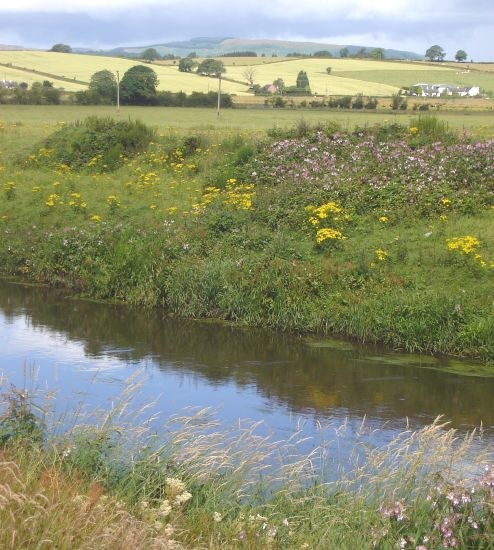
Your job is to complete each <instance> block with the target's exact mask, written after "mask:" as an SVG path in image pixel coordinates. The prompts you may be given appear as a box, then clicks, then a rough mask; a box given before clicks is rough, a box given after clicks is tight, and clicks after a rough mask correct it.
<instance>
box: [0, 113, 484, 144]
mask: <svg viewBox="0 0 494 550" xmlns="http://www.w3.org/2000/svg"><path fill="white" fill-rule="evenodd" d="M90 115H97V116H114V117H116V118H117V119H120V120H126V119H128V118H131V119H139V120H142V121H143V122H145V123H146V124H150V125H152V126H155V127H157V128H158V129H159V131H160V132H165V131H169V130H170V129H173V128H182V129H187V128H202V129H203V130H208V129H209V130H214V129H222V128H223V129H235V128H238V129H247V130H267V129H269V128H273V127H278V128H285V127H289V126H293V125H295V124H297V123H299V122H300V121H301V120H304V121H306V122H308V123H311V124H314V123H317V122H323V123H324V122H328V121H336V122H338V123H340V124H342V126H343V127H345V128H348V129H352V128H354V127H355V126H373V125H375V124H392V123H394V122H397V123H400V124H404V125H408V124H409V123H410V122H411V121H412V120H414V119H416V118H417V117H418V114H417V113H412V112H399V111H398V112H396V113H389V112H387V113H383V112H379V111H378V112H353V111H347V112H338V111H329V110H316V109H271V108H269V109H268V108H259V109H225V110H223V111H221V112H220V116H219V117H218V116H217V113H216V110H215V109H204V108H181V107H132V106H125V107H121V108H120V112H117V110H116V108H115V107H108V106H90V107H86V106H75V105H55V106H37V105H0V122H2V121H3V122H8V123H15V124H19V125H21V126H26V127H29V128H30V132H31V133H32V132H33V131H34V132H35V133H37V134H38V135H44V134H46V133H47V132H49V131H50V129H53V127H54V126H55V125H56V124H58V123H61V122H65V123H67V122H74V121H76V120H82V119H84V118H86V117H88V116H90ZM436 116H437V117H439V118H440V119H441V120H444V121H446V122H447V123H448V125H449V126H451V127H452V128H455V129H458V130H463V129H465V130H467V131H469V132H472V133H474V134H475V135H478V136H481V137H486V138H487V137H491V138H492V137H494V112H492V111H485V112H482V113H470V112H466V113H461V112H459V113H458V112H453V111H439V112H438V113H437V114H436Z"/></svg>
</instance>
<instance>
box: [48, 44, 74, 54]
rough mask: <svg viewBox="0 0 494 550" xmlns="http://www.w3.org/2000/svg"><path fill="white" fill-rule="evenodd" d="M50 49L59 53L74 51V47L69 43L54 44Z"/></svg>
mask: <svg viewBox="0 0 494 550" xmlns="http://www.w3.org/2000/svg"><path fill="white" fill-rule="evenodd" d="M48 51H50V52H58V53H72V48H71V47H70V46H69V45H68V44H54V45H53V46H52V47H51V49H49V50H48Z"/></svg>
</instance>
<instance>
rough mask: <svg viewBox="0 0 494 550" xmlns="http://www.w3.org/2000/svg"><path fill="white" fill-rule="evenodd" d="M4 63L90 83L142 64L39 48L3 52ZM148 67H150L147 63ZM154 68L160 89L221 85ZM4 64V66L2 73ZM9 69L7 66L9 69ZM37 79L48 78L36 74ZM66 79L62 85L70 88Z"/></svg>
mask: <svg viewBox="0 0 494 550" xmlns="http://www.w3.org/2000/svg"><path fill="white" fill-rule="evenodd" d="M0 63H12V65H13V66H14V67H23V68H27V69H31V70H33V71H42V72H46V73H50V74H53V75H60V76H63V77H67V78H73V79H75V80H82V81H85V82H89V80H90V78H91V76H92V75H93V74H94V73H95V72H97V71H101V70H103V69H108V70H110V71H113V72H116V71H119V72H120V77H122V76H123V74H124V73H125V71H127V70H128V69H130V67H133V66H134V65H141V64H143V63H141V62H139V61H133V60H130V59H121V58H118V57H102V56H92V55H78V54H60V53H54V52H38V51H0ZM145 65H146V66H149V65H147V64H145ZM152 68H153V70H154V71H156V74H157V75H158V80H159V85H158V89H159V90H169V91H172V92H179V91H183V92H185V93H191V92H194V91H196V92H208V91H209V90H216V88H217V86H218V84H217V80H216V79H211V78H206V77H200V76H198V75H196V74H192V73H181V72H179V70H178V68H177V67H174V66H163V65H152ZM3 69H4V67H1V70H0V75H1V74H2V71H3ZM6 69H7V68H6ZM29 74H30V73H28V72H25V71H22V80H24V81H26V82H27V78H28V76H29ZM31 74H32V75H33V80H44V79H45V78H44V77H40V76H39V75H36V74H35V73H31ZM66 84H67V83H65V82H63V83H61V84H60V86H61V87H63V88H65V89H67V90H68V89H69V88H68V87H67V85H66ZM85 88H86V86H84V85H83V84H80V85H72V86H71V87H70V90H77V89H79V90H84V89H85ZM222 90H224V91H225V92H227V93H231V94H242V93H246V86H244V85H242V84H236V83H232V82H227V81H225V82H223V83H222Z"/></svg>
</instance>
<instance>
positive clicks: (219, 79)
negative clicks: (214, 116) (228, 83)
mask: <svg viewBox="0 0 494 550" xmlns="http://www.w3.org/2000/svg"><path fill="white" fill-rule="evenodd" d="M220 102H221V73H219V75H218V117H219V116H220Z"/></svg>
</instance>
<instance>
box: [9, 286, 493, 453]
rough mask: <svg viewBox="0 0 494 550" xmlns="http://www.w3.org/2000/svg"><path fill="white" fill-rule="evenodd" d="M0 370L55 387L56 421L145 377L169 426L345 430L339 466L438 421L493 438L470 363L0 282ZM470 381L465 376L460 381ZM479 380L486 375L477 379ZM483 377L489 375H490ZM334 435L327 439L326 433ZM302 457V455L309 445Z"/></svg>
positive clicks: (102, 402) (145, 387)
mask: <svg viewBox="0 0 494 550" xmlns="http://www.w3.org/2000/svg"><path fill="white" fill-rule="evenodd" d="M0 349H1V352H0V370H1V372H2V373H3V376H4V391H5V389H6V386H7V385H8V384H15V385H17V386H23V385H24V386H27V387H29V388H32V387H34V386H35V387H36V388H38V390H42V391H43V392H44V393H46V392H47V391H54V392H55V397H54V398H53V399H52V403H53V404H54V405H53V406H54V409H55V411H56V412H57V413H59V414H66V413H70V412H71V411H72V410H75V409H77V408H81V407H84V408H85V409H87V410H92V409H108V408H110V407H112V406H113V404H114V403H115V400H116V399H118V397H119V395H121V394H122V392H123V391H124V390H125V388H126V385H127V384H128V379H129V377H132V376H133V375H135V374H136V373H138V378H139V379H140V380H141V386H140V388H139V391H138V392H137V395H136V398H135V406H141V405H143V404H150V406H149V412H150V413H156V414H157V415H159V418H160V419H162V420H165V419H166V418H167V417H169V416H170V415H172V414H175V413H180V412H181V411H183V410H184V409H185V408H187V407H196V408H203V407H212V408H213V409H214V411H215V412H214V414H215V415H217V416H218V417H219V419H220V420H221V421H222V422H224V423H226V424H228V423H235V422H236V421H237V420H238V419H251V420H253V421H258V420H262V426H261V428H260V429H261V430H265V431H269V432H270V433H273V435H274V436H275V437H281V438H283V437H289V436H290V434H291V433H293V432H294V431H295V430H297V429H299V428H300V427H301V426H302V427H303V428H302V429H303V431H304V432H305V433H306V434H307V435H308V436H309V437H310V438H312V439H310V441H312V443H305V444H304V445H305V446H306V447H307V448H309V447H310V445H315V444H316V443H317V442H318V441H320V438H321V437H322V436H321V433H323V432H324V430H321V427H326V430H329V431H330V432H331V433H332V434H335V433H338V444H337V447H338V453H337V454H338V460H342V461H344V460H346V458H347V456H348V453H349V452H350V450H351V449H352V448H353V446H354V445H355V443H356V441H357V440H358V438H359V437H361V436H362V433H363V431H362V425H363V424H364V425H365V427H366V429H367V431H366V434H367V435H366V437H367V441H368V442H370V443H371V444H372V445H376V446H379V445H382V444H384V443H385V442H386V441H389V440H390V439H391V438H392V437H394V436H395V435H396V434H397V433H399V432H400V431H402V430H404V429H405V428H406V426H410V427H411V428H413V429H419V428H421V427H423V426H425V425H427V424H430V423H431V422H433V421H434V419H435V418H436V417H437V416H438V415H443V416H444V420H446V421H449V422H450V426H452V427H454V428H457V429H458V430H459V432H466V431H468V430H471V429H473V428H475V427H479V426H480V425H482V426H483V429H484V433H485V440H484V441H487V442H488V443H489V444H491V443H492V442H493V441H494V407H493V406H492V396H493V395H494V377H487V376H479V375H476V373H475V366H473V367H472V366H471V365H468V364H467V363H464V364H461V363H460V369H459V372H460V374H458V373H455V372H450V370H451V368H450V367H451V365H454V366H455V368H456V369H458V364H459V363H454V362H451V361H447V360H443V361H441V360H438V359H433V358H430V357H420V356H406V355H402V354H394V353H390V352H383V351H382V350H379V349H377V348H369V347H365V346H357V345H353V344H350V343H345V342H337V341H333V340H330V339H322V338H305V337H300V336H295V335H291V334H279V333H274V332H267V331H259V330H253V329H246V328H239V327H234V326H230V325H226V324H220V323H212V322H197V321H184V320H179V319H174V318H169V317H166V316H163V315H162V313H161V312H157V311H141V310H138V311H135V310H132V309H128V308H126V307H124V306H120V305H108V304H101V303H94V302H90V301H85V300H76V299H72V298H70V297H68V296H67V294H66V293H63V292H59V291H56V290H53V289H48V288H44V287H35V286H28V285H23V284H18V283H12V282H7V281H0ZM465 373H466V374H465ZM479 373H480V374H482V369H480V371H479ZM484 374H485V371H484ZM325 433H326V435H325V437H327V434H328V431H326V432H325ZM304 450H306V449H304Z"/></svg>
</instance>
